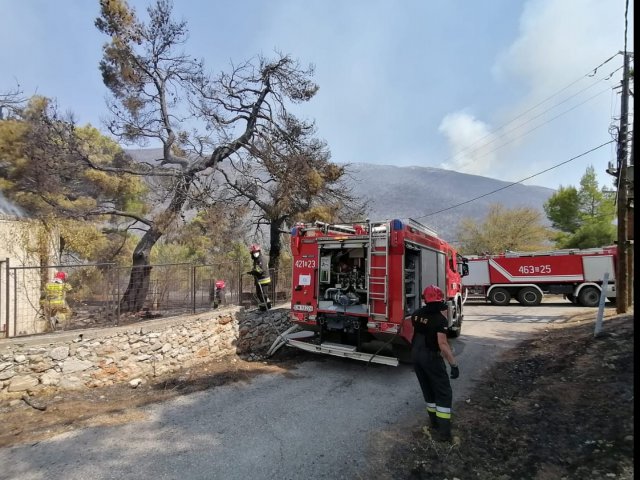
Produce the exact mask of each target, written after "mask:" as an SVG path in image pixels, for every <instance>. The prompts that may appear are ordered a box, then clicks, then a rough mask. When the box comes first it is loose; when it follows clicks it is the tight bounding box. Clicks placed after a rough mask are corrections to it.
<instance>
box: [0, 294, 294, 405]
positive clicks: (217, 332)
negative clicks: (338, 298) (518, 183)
mask: <svg viewBox="0 0 640 480" xmlns="http://www.w3.org/2000/svg"><path fill="white" fill-rule="evenodd" d="M289 316H290V314H289V308H288V306H285V307H283V308H275V309H273V310H270V311H268V312H257V311H245V310H243V309H242V308H241V307H230V308H225V309H222V310H214V311H211V312H207V313H204V314H198V315H190V316H182V317H175V318H170V319H157V320H148V321H145V322H141V323H137V324H135V325H129V326H121V327H111V328H104V329H91V330H85V331H73V332H68V333H67V332H58V333H55V334H50V335H44V336H37V337H31V338H24V337H23V338H19V339H7V340H0V397H5V398H7V397H9V398H11V397H19V396H21V395H23V394H25V393H29V394H37V393H38V392H39V391H42V390H43V389H48V390H50V389H82V388H91V387H103V386H109V385H113V384H115V383H117V382H127V381H128V382H130V383H131V385H132V386H134V387H135V386H137V385H139V384H140V383H142V382H144V381H145V379H146V378H149V377H153V376H156V375H162V374H165V373H170V372H175V371H178V370H180V369H181V368H185V367H189V366H192V365H195V364H198V363H206V362H210V361H215V360H218V359H221V358H223V357H227V356H230V355H241V356H245V357H248V358H251V359H252V358H256V356H257V355H260V354H261V353H263V352H264V351H265V350H266V349H268V348H269V347H270V346H271V344H272V343H273V342H274V341H275V339H276V337H277V335H278V334H279V333H281V332H283V331H284V330H286V329H287V328H288V327H289V326H290V325H291V324H290V320H289Z"/></svg>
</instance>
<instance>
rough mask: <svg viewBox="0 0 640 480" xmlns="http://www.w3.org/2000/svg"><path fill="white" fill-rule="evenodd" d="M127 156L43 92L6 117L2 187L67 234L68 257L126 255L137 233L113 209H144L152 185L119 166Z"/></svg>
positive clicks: (1, 134)
mask: <svg viewBox="0 0 640 480" xmlns="http://www.w3.org/2000/svg"><path fill="white" fill-rule="evenodd" d="M126 163H127V159H126V158H125V155H124V152H123V151H122V148H121V147H120V146H119V145H118V144H117V143H115V142H114V141H113V140H111V139H109V138H107V137H104V136H103V135H101V134H100V132H98V130H96V129H95V128H93V127H91V126H90V125H87V126H84V127H76V126H74V125H73V124H72V123H71V122H69V121H66V120H64V119H61V118H60V117H59V116H58V114H57V111H56V107H55V104H54V103H53V102H52V101H51V100H49V99H47V98H44V97H40V96H35V97H33V98H31V99H30V100H29V102H28V103H27V104H26V105H23V106H22V107H21V108H14V115H13V116H12V117H11V118H8V119H6V120H0V190H2V192H3V193H4V194H5V195H6V196H7V197H8V198H10V199H11V200H12V201H13V202H15V203H16V204H17V205H18V206H20V207H21V208H22V209H23V210H24V211H25V212H26V213H27V214H28V215H29V217H31V218H34V219H38V220H40V221H41V222H42V223H43V224H44V225H45V228H47V229H48V230H49V231H54V230H55V231H58V232H59V233H60V236H61V241H60V247H61V248H60V254H61V256H62V255H70V256H73V257H77V258H78V259H79V260H90V261H118V259H121V257H122V254H123V253H124V252H127V245H128V244H129V241H130V236H128V235H127V233H126V229H121V228H120V227H121V223H122V220H121V217H116V216H114V215H112V213H113V212H114V211H119V212H121V213H123V214H124V213H125V212H129V213H130V216H131V218H134V219H135V218H136V216H137V215H139V214H142V213H144V212H145V211H146V205H145V203H144V201H143V197H144V195H145V192H146V189H145V186H144V184H143V183H142V182H141V181H140V179H139V178H137V177H134V176H131V175H129V174H127V173H125V172H122V171H121V170H120V169H119V168H118V167H122V166H123V165H126ZM112 169H116V170H115V171H113V170H112ZM128 252H130V249H129V250H128Z"/></svg>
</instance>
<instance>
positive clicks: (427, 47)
mask: <svg viewBox="0 0 640 480" xmlns="http://www.w3.org/2000/svg"><path fill="white" fill-rule="evenodd" d="M129 4H130V5H131V6H133V7H134V8H135V9H136V12H137V13H138V14H139V16H140V17H141V18H143V19H145V18H146V7H147V6H148V5H149V4H150V1H142V0H133V1H130V2H129ZM0 12H1V14H0V45H2V48H0V93H2V92H6V91H9V90H10V89H12V88H15V86H16V85H17V84H19V85H20V88H21V90H22V91H23V92H24V94H25V96H30V95H33V94H36V93H37V94H40V95H44V96H47V97H51V98H55V99H56V100H57V103H58V105H59V107H60V108H61V109H62V110H63V111H69V112H73V114H74V115H75V118H76V119H77V121H78V123H80V124H86V123H91V124H92V125H94V126H96V127H98V128H100V129H102V130H103V131H104V132H106V129H104V128H103V125H104V123H103V122H104V120H105V119H106V118H107V114H108V112H107V109H106V104H105V97H106V95H107V89H106V87H105V86H104V85H103V83H102V80H101V77H100V73H99V71H98V64H99V62H100V58H101V53H102V50H101V49H102V45H103V44H104V43H105V42H106V41H107V38H106V37H105V36H104V35H103V34H101V33H100V32H99V31H98V30H97V29H96V28H95V26H94V20H95V18H96V17H97V16H98V14H99V3H98V0H57V1H52V0H20V1H19V0H0ZM174 13H175V16H176V18H181V19H184V20H186V21H187V23H188V26H189V32H190V36H189V40H188V41H187V44H186V45H185V50H186V51H187V52H189V54H191V55H193V56H194V57H198V58H202V59H204V61H205V65H206V66H207V68H208V69H209V70H210V71H211V72H214V73H215V72H219V71H221V70H228V68H229V65H230V64H231V62H234V63H238V62H240V61H243V60H246V59H249V58H252V57H255V56H256V55H266V56H271V55H273V54H274V52H275V51H279V52H283V53H285V54H289V55H290V56H291V57H293V58H295V59H298V60H299V61H300V63H301V64H302V65H308V64H313V65H314V67H315V77H314V80H315V81H316V82H317V83H318V85H319V86H320V89H319V91H318V94H317V95H316V96H315V97H314V98H313V99H312V100H311V101H310V102H307V103H305V104H303V105H300V106H298V107H296V110H295V112H296V114H297V115H299V116H301V117H304V118H306V119H310V120H314V121H315V122H316V125H317V129H318V136H319V137H321V138H323V139H325V140H326V141H327V142H328V145H329V147H330V149H331V152H332V159H333V160H334V161H335V162H338V163H374V164H382V165H396V166H421V167H435V168H445V169H449V170H455V171H458V172H463V173H470V174H475V175H482V176H486V177H491V178H496V179H500V180H505V181H510V182H516V181H520V180H523V179H526V178H528V177H532V176H533V177H532V178H530V179H529V180H526V181H524V183H525V184H529V185H541V186H545V187H549V188H554V189H555V188H558V187H559V186H560V185H564V186H568V185H575V186H577V185H578V184H579V181H580V178H581V177H582V175H583V174H584V172H585V170H586V168H587V167H588V166H593V167H594V168H595V171H596V174H597V177H598V180H599V183H600V185H606V186H610V187H612V186H613V177H611V176H609V175H608V174H606V173H605V169H606V168H607V164H608V162H610V161H614V162H615V146H614V145H613V144H610V145H605V146H603V147H601V148H599V149H597V150H595V151H593V152H591V153H588V154H586V155H583V156H581V155H582V154H584V153H585V152H588V151H589V150H592V149H594V148H595V147H598V146H600V145H602V144H604V143H606V142H608V141H610V140H612V135H611V133H610V127H611V126H612V125H618V123H619V112H620V89H619V85H620V81H621V78H622V70H621V67H622V55H620V54H619V52H621V51H623V49H624V39H625V0H491V1H482V2H478V1H470V0H466V1H463V0H270V1H266V0H233V1H232V0H174ZM627 28H628V33H627V38H628V47H627V49H628V50H629V51H633V0H629V13H628V27H627ZM611 57H613V58H611ZM607 60H609V61H608V62H606V61H607ZM605 62H606V63H605ZM603 63H604V65H602V64H603ZM597 67H599V68H597ZM594 72H595V73H594ZM125 146H127V147H133V146H130V145H125ZM575 157H578V158H575ZM574 158H575V159H574ZM572 159H573V160H572ZM563 162H566V163H565V164H564V165H561V166H557V165H559V164H561V163H563ZM556 166H557V167H556ZM547 169H550V170H549V171H548V172H546V173H542V174H539V173H540V172H543V171H545V170H547ZM425 187H426V188H428V187H429V186H425Z"/></svg>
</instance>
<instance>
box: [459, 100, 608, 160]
mask: <svg viewBox="0 0 640 480" xmlns="http://www.w3.org/2000/svg"><path fill="white" fill-rule="evenodd" d="M607 91H609V88H606V89H604V90H601V91H600V92H598V93H596V94H595V95H592V96H591V97H589V98H587V99H586V100H584V101H582V102H580V103H578V104H577V105H574V106H573V107H571V108H569V109H567V110H565V111H563V112H560V113H559V114H557V115H556V116H555V117H551V118H550V119H549V120H547V121H545V122H542V123H540V124H538V125H536V126H535V127H533V128H530V129H529V130H527V131H526V132H524V133H522V134H521V135H519V136H516V137H513V138H511V139H510V140H507V141H506V142H504V143H503V144H501V145H498V146H497V147H496V148H494V149H492V150H489V151H488V152H485V153H484V154H483V155H480V156H476V157H475V158H473V159H472V160H471V161H469V162H467V163H464V164H462V165H460V166H459V167H458V168H463V167H466V166H467V165H469V164H470V163H472V162H475V161H476V160H478V159H479V158H484V157H486V156H487V155H489V154H490V153H493V152H495V151H497V150H500V149H501V148H502V147H506V146H507V145H509V144H510V143H513V142H515V141H516V140H519V139H521V138H522V137H524V136H526V135H529V134H530V133H531V132H534V131H536V130H537V129H539V128H541V127H544V126H545V125H547V124H548V123H551V122H552V121H553V120H556V119H557V118H560V117H561V116H563V115H565V114H567V113H569V112H572V111H573V110H575V109H576V108H578V107H580V106H582V105H584V104H585V103H587V102H589V101H591V100H593V99H594V98H596V97H598V96H600V95H602V94H603V93H605V92H607ZM558 105H559V104H558ZM556 106H557V105H556ZM552 108H555V106H554V107H552ZM549 110H551V109H549ZM549 110H546V111H544V112H542V113H546V112H547V111H549ZM538 116H539V115H538ZM535 118H537V117H534V118H532V119H531V120H534V119H535ZM527 123H528V122H525V123H523V124H521V125H518V127H517V128H520V127H522V126H524V125H526V124H527ZM513 130H515V129H512V130H509V131H513ZM499 138H501V137H496V138H495V139H494V140H492V141H491V142H489V143H487V144H485V145H483V146H487V145H490V144H491V143H493V142H494V141H495V140H498V139H499Z"/></svg>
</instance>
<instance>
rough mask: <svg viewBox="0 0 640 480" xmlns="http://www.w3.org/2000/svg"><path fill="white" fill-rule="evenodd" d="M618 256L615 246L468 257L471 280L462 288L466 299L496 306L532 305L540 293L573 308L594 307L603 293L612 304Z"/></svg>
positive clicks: (540, 297)
mask: <svg viewBox="0 0 640 480" xmlns="http://www.w3.org/2000/svg"><path fill="white" fill-rule="evenodd" d="M616 257H617V249H616V247H615V246H611V247H603V248H590V249H582V250H579V249H567V250H555V251H549V252H530V253H527V252H524V253H514V252H507V253H504V254H501V255H488V256H468V257H467V259H468V268H469V275H468V276H467V277H465V278H464V279H463V281H462V283H463V285H464V287H465V288H466V289H468V292H469V298H470V299H472V298H474V297H476V298H477V297H478V296H479V297H481V298H485V299H486V300H487V301H489V302H491V303H492V304H494V305H507V304H508V303H509V302H510V301H511V299H512V298H516V299H517V300H518V302H520V303H521V304H523V305H527V306H535V305H539V304H540V302H541V301H542V298H543V295H544V294H561V295H564V297H565V298H566V299H568V300H569V301H570V302H571V303H578V304H580V305H582V306H585V307H596V306H598V304H599V302H600V295H601V292H604V295H605V296H606V297H607V298H608V299H609V300H615V296H616V289H615V265H616ZM605 274H607V276H608V280H607V282H606V284H603V279H604V275H605Z"/></svg>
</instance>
